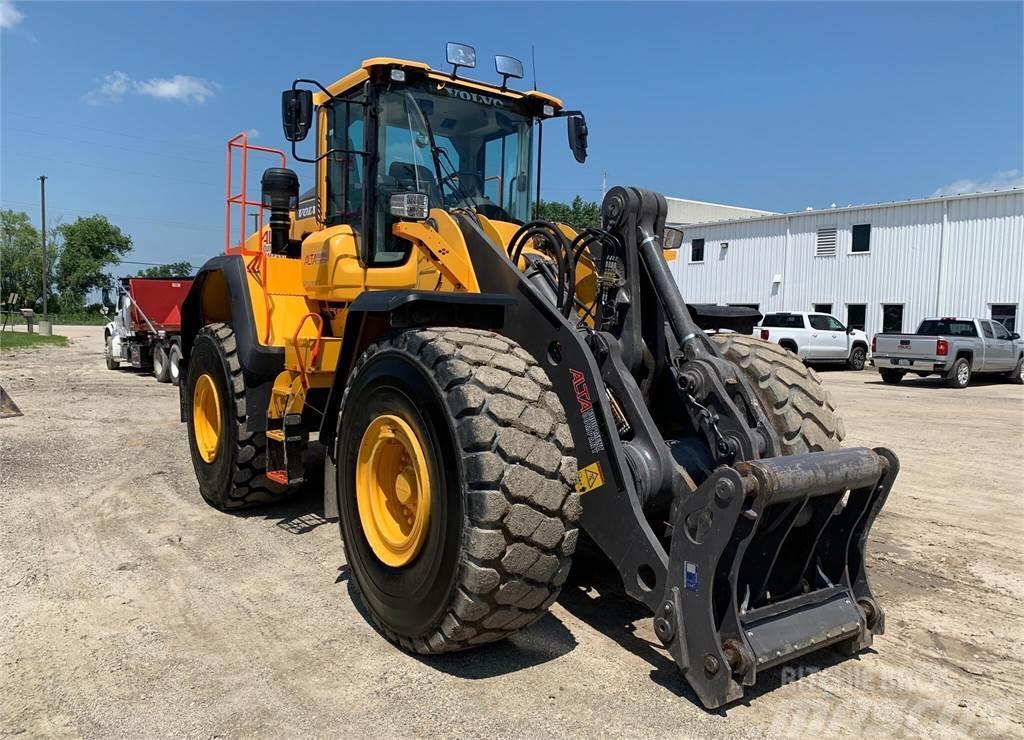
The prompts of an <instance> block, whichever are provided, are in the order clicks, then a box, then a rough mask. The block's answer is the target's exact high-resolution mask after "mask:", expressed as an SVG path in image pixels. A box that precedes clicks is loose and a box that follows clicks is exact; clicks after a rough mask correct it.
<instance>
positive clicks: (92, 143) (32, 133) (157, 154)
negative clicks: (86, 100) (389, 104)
mask: <svg viewBox="0 0 1024 740" xmlns="http://www.w3.org/2000/svg"><path fill="white" fill-rule="evenodd" d="M6 130H7V131H16V132H18V133H20V134H28V135H29V136H44V137H46V138H47V139H61V140H62V141H72V142H78V143H80V144H89V145H90V146H99V147H104V148H107V149H116V150H118V151H122V152H131V153H133V154H148V155H150V156H154V157H167V158H168V159H176V160H179V161H182V162H192V163H195V164H204V165H206V166H208V167H222V166H223V163H221V162H214V161H211V160H209V159H192V158H190V157H181V156H178V155H176V154H169V153H167V152H153V151H148V150H145V149H133V148H132V147H127V146H117V145H116V144H106V143H103V142H100V141H90V140H89V139H79V138H76V137H74V136H64V135H62V134H51V133H47V132H46V131H30V130H28V129H25V128H17V127H16V126H8V127H7V128H6ZM222 156H223V153H222Z"/></svg>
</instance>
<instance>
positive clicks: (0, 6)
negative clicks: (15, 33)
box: [0, 0, 25, 28]
mask: <svg viewBox="0 0 1024 740" xmlns="http://www.w3.org/2000/svg"><path fill="white" fill-rule="evenodd" d="M24 17H25V14H24V13H22V12H21V11H20V10H18V9H17V8H15V7H14V3H12V2H11V1H10V0H0V28H14V27H15V26H16V25H18V24H19V23H21V21H22V19H23V18H24Z"/></svg>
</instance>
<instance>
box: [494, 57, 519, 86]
mask: <svg viewBox="0 0 1024 740" xmlns="http://www.w3.org/2000/svg"><path fill="white" fill-rule="evenodd" d="M494 69H495V71H497V73H498V74H500V75H501V89H502V90H504V89H505V87H506V86H507V85H508V80H509V78H510V77H511V78H512V79H514V80H521V79H523V63H522V62H521V61H519V60H518V59H516V58H515V57H507V56H503V55H501V54H499V55H498V56H496V57H494Z"/></svg>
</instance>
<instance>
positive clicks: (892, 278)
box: [670, 189, 1024, 335]
mask: <svg viewBox="0 0 1024 740" xmlns="http://www.w3.org/2000/svg"><path fill="white" fill-rule="evenodd" d="M670 222H671V219H670ZM684 234H685V236H684V241H683V247H682V253H681V254H680V255H679V257H678V259H676V260H675V261H673V262H671V263H670V264H671V265H672V266H673V267H672V269H673V271H674V273H675V276H676V280H677V281H678V283H679V287H680V289H681V290H682V293H683V297H684V298H685V300H686V301H688V302H692V303H719V304H733V305H750V306H756V307H757V308H758V309H759V310H760V311H761V312H762V313H767V312H770V311H821V312H825V313H832V314H834V315H835V316H836V317H838V318H839V319H840V320H841V321H844V322H845V323H847V324H848V325H851V326H853V327H855V328H858V329H863V330H865V331H866V332H867V333H868V334H869V335H870V334H873V333H876V332H880V331H905V332H912V331H914V330H915V329H916V328H917V325H918V322H920V321H921V319H923V318H925V317H927V316H953V315H957V316H976V317H981V318H993V319H997V320H1000V321H1002V322H1003V323H1004V324H1005V325H1006V326H1007V328H1009V329H1010V330H1011V331H1017V332H1022V328H1024V190H1021V189H1016V190H1009V191H997V192H991V193H974V194H970V195H951V196H943V197H935V198H925V199H922V200H910V201H903V202H895V203H879V204H876V205H867V206H851V207H847V208H830V209H826V210H818V211H799V212H796V213H785V214H775V215H769V216H755V217H753V218H739V219H732V220H728V221H718V222H715V223H704V224H690V225H687V226H685V227H684ZM1022 333H1024V332H1022Z"/></svg>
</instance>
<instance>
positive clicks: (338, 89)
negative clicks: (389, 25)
mask: <svg viewBox="0 0 1024 740" xmlns="http://www.w3.org/2000/svg"><path fill="white" fill-rule="evenodd" d="M374 67H401V68H403V69H419V70H423V71H424V72H426V73H427V76H428V77H430V79H432V80H435V81H437V82H440V83H442V84H445V83H448V82H452V83H455V84H457V85H459V86H460V87H468V88H470V89H473V90H481V91H483V92H487V93H490V94H492V95H500V96H502V97H505V98H508V99H510V100H523V99H534V100H540V101H542V102H544V103H547V104H548V105H550V106H552V107H553V108H554V109H555V110H556V111H558V110H561V109H562V108H563V107H565V104H564V103H563V102H562V101H561V100H560V99H559V98H556V97H555V96H554V95H548V94H547V93H542V92H540V91H538V90H528V91H526V92H519V91H517V90H508V89H505V90H502V89H501V88H500V87H499V86H498V85H493V84H491V83H488V82H481V81H480V80H471V79H468V78H466V77H458V78H456V79H452V76H451V73H449V72H443V71H439V70H436V69H431V68H430V65H428V64H424V63H423V62H415V61H412V60H410V59H395V58H393V57H373V58H372V59H366V60H364V61H363V63H362V65H361V66H360V68H359V69H357V70H355V71H354V72H350V73H349V74H347V75H345V76H344V77H342V78H341V79H340V80H337V81H336V82H333V83H332V84H330V85H328V86H327V91H328V92H329V93H330V94H331V95H334V96H338V95H344V94H345V93H346V92H348V91H350V90H352V89H353V88H354V87H356V86H357V85H361V84H363V83H364V82H366V80H368V79H369V78H370V70H371V69H373V68H374ZM328 99H329V98H328V96H326V95H324V94H323V93H322V92H316V93H314V94H313V102H314V103H315V104H316V105H318V106H319V105H323V104H324V103H325V102H326V101H327V100H328Z"/></svg>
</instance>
